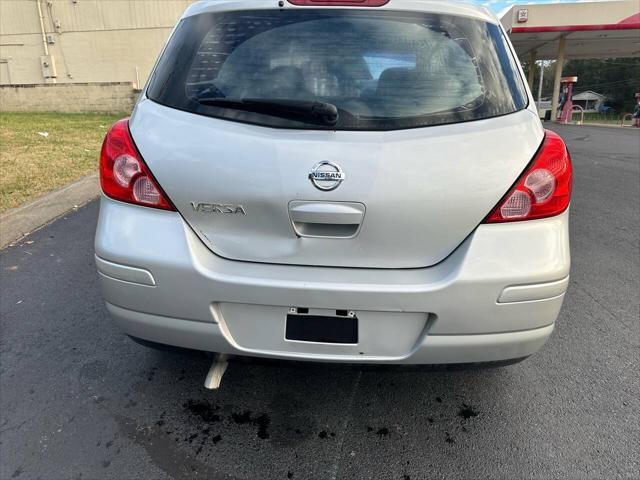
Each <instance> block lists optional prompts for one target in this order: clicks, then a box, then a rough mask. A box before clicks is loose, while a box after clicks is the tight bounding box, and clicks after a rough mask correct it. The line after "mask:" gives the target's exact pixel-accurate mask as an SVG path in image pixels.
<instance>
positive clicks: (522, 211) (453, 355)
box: [96, 0, 571, 363]
mask: <svg viewBox="0 0 640 480" xmlns="http://www.w3.org/2000/svg"><path fill="white" fill-rule="evenodd" d="M101 179H102V187H103V191H104V195H103V196H102V200H101V211H100V218H99V222H98V230H97V233H96V262H97V265H98V271H99V272H100V278H101V282H102V287H103V292H104V297H105V300H106V302H107V308H108V309H109V311H110V313H111V314H112V316H113V317H114V318H115V320H116V321H117V322H118V324H119V325H120V326H121V327H122V328H123V329H124V331H125V332H126V333H127V334H129V335H131V336H133V337H137V338H141V339H144V340H148V341H152V342H157V343H162V344H169V345H175V346H180V347H187V348H194V349H200V350H206V351H214V352H220V353H229V354H246V355H255V356H265V357H273V358H290V359H307V360H319V361H342V362H369V363H467V362H483V361H499V360H507V359H515V358H522V357H526V356H528V355H530V354H532V353H533V352H535V351H536V350H538V349H539V348H540V347H541V346H542V344H543V343H544V342H545V341H546V339H547V338H548V336H549V335H550V334H551V332H552V330H553V325H554V322H555V320H556V317H557V315H558V312H559V309H560V307H561V305H562V300H563V297H564V293H565V290H566V287H567V283H568V275H569V264H570V260H569V238H568V210H567V208H568V204H569V197H570V188H571V165H570V159H569V155H568V152H567V151H566V148H565V146H564V143H563V142H562V140H561V139H560V138H559V137H557V136H556V135H555V134H553V133H551V132H545V131H544V130H543V128H542V126H541V124H540V122H539V120H538V118H537V112H536V111H535V107H534V105H533V104H532V102H531V95H530V93H529V92H528V90H527V88H526V86H525V84H524V82H523V76H522V72H521V70H520V69H519V67H518V66H517V61H516V59H515V57H514V54H513V51H512V49H511V47H510V44H509V42H508V40H507V38H506V36H505V34H504V32H503V30H502V29H501V27H500V25H499V24H498V23H497V21H496V20H495V18H494V17H492V16H491V15H490V14H488V13H487V12H486V11H484V10H483V9H479V8H477V7H472V6H469V5H465V4H457V3H453V2H417V1H402V0H391V1H390V2H382V1H380V2H377V1H367V2H356V1H353V2H347V1H344V2H343V1H326V2H317V1H305V0H296V1H291V2H281V6H279V5H278V4H276V3H275V2H274V3H273V4H272V3H271V2H264V1H257V0H255V1H254V0H246V1H239V0H236V1H227V2H201V3H198V4H195V5H193V6H192V7H190V8H189V9H188V10H187V12H186V13H185V15H184V16H183V18H182V19H181V21H180V23H179V24H178V26H177V27H176V29H175V30H174V32H173V34H172V36H171V38H170V40H169V42H168V44H167V46H166V47H165V50H164V52H163V53H162V55H161V57H160V59H159V61H158V64H157V65H156V67H155V69H154V72H153V73H152V75H151V78H150V80H149V83H148V85H147V87H146V89H145V91H144V92H143V94H142V96H141V100H140V101H139V102H138V104H137V106H136V109H135V111H134V113H133V115H132V117H131V119H130V120H128V121H126V120H125V121H121V122H119V123H118V124H116V125H115V126H114V127H113V128H112V130H111V131H110V133H109V134H108V136H107V138H106V140H105V144H104V146H103V152H102V158H101Z"/></svg>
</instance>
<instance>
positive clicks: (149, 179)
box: [100, 118, 175, 210]
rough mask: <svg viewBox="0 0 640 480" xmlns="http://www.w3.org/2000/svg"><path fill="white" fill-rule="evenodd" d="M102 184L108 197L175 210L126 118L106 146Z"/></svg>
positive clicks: (115, 125) (112, 128) (106, 140)
mask: <svg viewBox="0 0 640 480" xmlns="http://www.w3.org/2000/svg"><path fill="white" fill-rule="evenodd" d="M100 185H101V186H102V191H103V192H104V194H105V195H106V196H108V197H111V198H113V199H115V200H120V201H122V202H127V203H134V204H136V205H142V206H145V207H153V208H161V209H163V210H175V207H174V206H173V205H172V204H171V202H170V201H169V199H168V198H167V196H166V195H165V194H164V192H163V191H162V189H161V188H160V186H159V185H158V183H157V182H156V181H155V180H154V178H153V176H152V175H151V172H150V171H149V168H148V167H147V166H146V165H145V163H144V160H142V156H141V155H140V153H139V152H138V149H137V148H136V146H135V145H134V143H133V139H132V138H131V134H130V133H129V120H128V119H126V118H125V119H123V120H119V121H117V122H116V123H115V124H114V125H113V126H112V127H111V129H110V130H109V132H108V133H107V136H106V137H105V139H104V143H103V144H102V151H101V152H100Z"/></svg>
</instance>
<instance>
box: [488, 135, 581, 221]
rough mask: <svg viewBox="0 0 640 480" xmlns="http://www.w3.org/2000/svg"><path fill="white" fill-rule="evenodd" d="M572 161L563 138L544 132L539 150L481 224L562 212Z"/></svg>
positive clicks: (568, 196) (568, 188)
mask: <svg viewBox="0 0 640 480" xmlns="http://www.w3.org/2000/svg"><path fill="white" fill-rule="evenodd" d="M571 174H572V169H571V157H570V155H569V152H568V151H567V147H566V145H565V144H564V141H563V140H562V138H560V136H559V135H557V134H556V133H554V132H551V131H549V130H546V131H545V138H544V141H543V142H542V146H541V147H540V150H538V153H537V154H536V156H535V158H534V159H533V161H532V162H531V165H530V166H529V167H528V168H527V169H526V170H525V171H524V173H523V174H522V176H521V177H520V178H519V179H518V181H517V182H516V184H515V186H514V187H513V188H512V189H511V190H510V191H509V193H507V195H505V197H504V198H503V199H502V200H501V201H500V203H499V204H498V205H497V206H496V207H495V208H494V209H493V211H492V212H491V213H490V214H489V216H488V217H487V218H486V219H485V221H484V223H500V222H516V221H519V220H533V219H536V218H545V217H552V216H554V215H558V214H560V213H562V212H564V211H565V210H566V209H567V207H568V206H569V200H570V199H571Z"/></svg>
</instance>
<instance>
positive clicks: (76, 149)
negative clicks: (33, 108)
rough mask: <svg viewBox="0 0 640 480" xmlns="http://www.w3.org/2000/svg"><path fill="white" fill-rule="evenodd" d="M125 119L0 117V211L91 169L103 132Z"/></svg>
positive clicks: (49, 115) (97, 116)
mask: <svg viewBox="0 0 640 480" xmlns="http://www.w3.org/2000/svg"><path fill="white" fill-rule="evenodd" d="M125 116H126V114H122V115H102V114H85V113H0V212H4V211H5V210H8V209H10V208H13V207H16V206H18V205H20V204H22V203H24V202H26V201H28V200H32V199H34V198H35V197H37V196H39V195H42V194H43V193H46V192H48V191H51V190H54V189H56V188H59V187H62V186H64V185H66V184H68V183H69V182H72V181H74V180H77V179H79V178H80V177H83V176H84V175H87V174H89V173H91V172H94V171H96V170H97V168H98V159H99V156H100V147H101V146H102V139H103V138H104V135H105V133H106V132H107V129H108V128H109V127H110V126H111V124H112V123H113V122H115V121H116V120H117V119H119V118H122V117H125ZM38 132H47V133H48V134H49V135H48V136H46V137H45V136H43V135H40V134H39V133H38Z"/></svg>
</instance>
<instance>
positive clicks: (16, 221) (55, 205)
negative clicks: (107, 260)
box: [0, 173, 100, 249]
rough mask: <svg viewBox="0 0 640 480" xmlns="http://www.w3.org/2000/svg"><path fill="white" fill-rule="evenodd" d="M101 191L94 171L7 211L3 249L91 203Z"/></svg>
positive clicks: (1, 224) (0, 229)
mask: <svg viewBox="0 0 640 480" xmlns="http://www.w3.org/2000/svg"><path fill="white" fill-rule="evenodd" d="M99 194H100V182H99V180H98V174H97V173H92V174H91V175H87V176H86V177H83V178H81V179H80V180H78V181H76V182H73V183H72V184H70V185H67V186H65V187H62V188H60V189H58V190H54V191H53V192H51V193H47V194H46V195H43V196H42V197H40V198H37V199H36V200H33V201H32V202H29V203H26V204H25V205H22V206H21V207H18V208H14V209H12V210H9V211H8V212H5V213H3V214H2V215H0V249H3V248H5V247H6V246H7V245H10V244H11V243H13V242H15V241H16V240H19V239H21V238H22V237H24V236H25V235H27V234H29V233H31V232H33V231H34V230H37V229H38V228H40V227H42V226H44V225H46V224H47V223H49V222H51V221H53V220H55V219H56V218H58V217H60V216H61V215H64V214H65V213H66V212H68V211H69V210H72V209H73V208H74V207H79V206H81V205H84V204H86V203H88V202H89V201H91V200H93V199H94V198H96V197H97V196H98V195H99Z"/></svg>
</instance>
